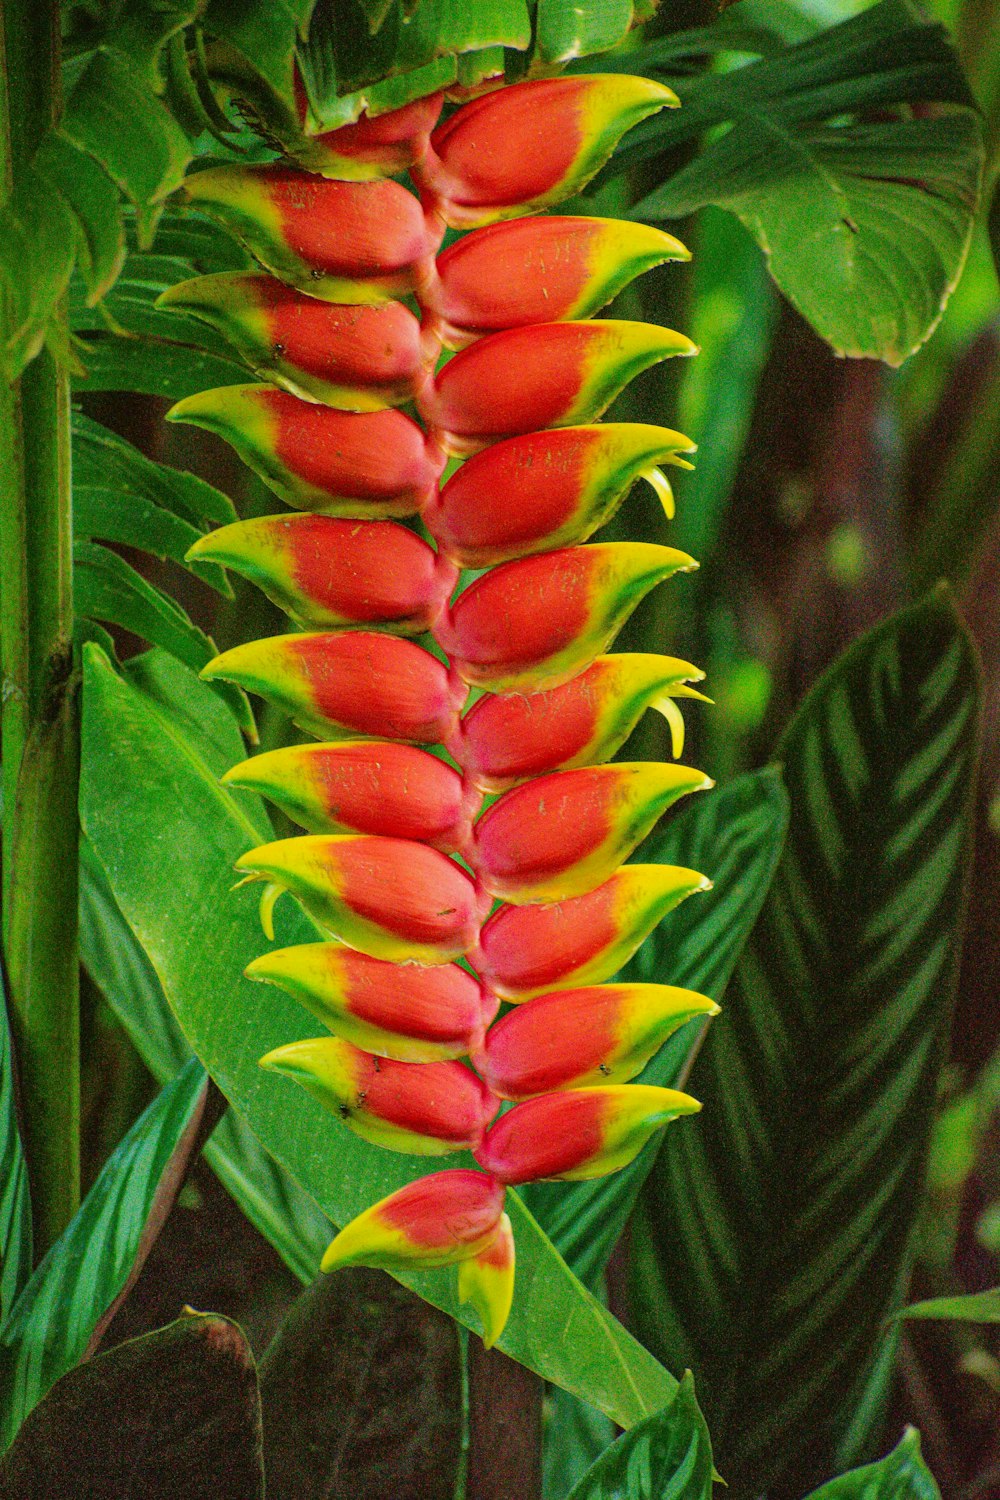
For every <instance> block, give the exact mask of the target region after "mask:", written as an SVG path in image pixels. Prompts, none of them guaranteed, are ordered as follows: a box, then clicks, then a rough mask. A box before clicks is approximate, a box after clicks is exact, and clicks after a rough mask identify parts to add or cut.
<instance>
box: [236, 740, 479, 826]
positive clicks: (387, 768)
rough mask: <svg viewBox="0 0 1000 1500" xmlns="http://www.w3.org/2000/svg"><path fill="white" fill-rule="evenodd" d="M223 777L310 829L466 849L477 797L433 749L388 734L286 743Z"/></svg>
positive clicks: (477, 807) (239, 766) (245, 762)
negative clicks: (330, 741)
mask: <svg viewBox="0 0 1000 1500" xmlns="http://www.w3.org/2000/svg"><path fill="white" fill-rule="evenodd" d="M222 780H223V782H224V784H225V785H226V786H238V787H244V788H246V789H247V790H248V791H252V792H259V793H260V794H261V796H264V797H267V798H268V799H269V800H270V801H271V802H273V803H275V804H276V806H278V807H280V808H281V810H282V812H284V813H286V814H287V815H288V817H290V818H291V819H292V821H293V822H295V823H298V824H300V825H301V826H302V827H303V828H307V829H308V830H309V831H310V833H345V832H346V833H378V834H384V835H387V836H389V837H392V838H400V839H420V840H421V842H422V843H425V844H432V845H433V846H434V847H435V848H437V849H443V850H445V851H446V852H449V853H456V852H457V853H462V852H463V851H465V850H467V849H468V847H469V844H470V841H471V833H472V818H473V815H474V814H475V813H476V812H478V810H479V803H480V801H481V800H482V799H481V797H480V795H479V794H478V793H477V792H475V791H474V790H473V789H472V788H471V787H466V786H464V785H463V782H462V778H461V776H460V775H459V774H458V772H457V771H455V770H453V769H452V767H451V766H449V765H447V764H446V763H445V761H443V760H439V759H438V757H437V756H436V755H431V754H430V753H429V752H428V751H427V750H418V749H417V748H416V747H415V746H413V745H401V744H392V743H389V742H387V741H385V740H342V741H338V742H337V743H335V744H332V745H289V746H287V747H286V748H284V749H281V750H269V751H267V752H266V753H265V754H264V755H254V756H251V758H250V759H249V760H244V761H241V762H240V764H239V765H237V766H233V768H232V770H230V771H227V772H226V774H225V775H224V776H223V778H222Z"/></svg>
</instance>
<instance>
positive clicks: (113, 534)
mask: <svg viewBox="0 0 1000 1500" xmlns="http://www.w3.org/2000/svg"><path fill="white" fill-rule="evenodd" d="M73 532H74V535H75V536H76V537H77V538H78V540H80V541H92V540H97V541H102V542H119V543H121V544H122V545H123V546H126V547H136V548H138V549H139V550H140V551H142V552H149V553H150V554H151V555H152V556H153V557H160V558H170V559H171V560H172V561H173V562H175V563H179V564H180V565H181V566H182V567H187V566H188V565H187V564H186V563H185V561H184V558H185V555H186V553H187V551H188V548H189V547H191V546H192V545H193V544H194V543H195V542H196V541H197V540H198V539H199V537H200V536H201V535H202V532H200V531H199V530H198V529H197V527H195V526H192V525H191V524H190V523H189V522H188V521H184V520H182V519H181V518H180V516H175V515H172V514H171V513H170V511H168V510H163V509H161V507H160V506H158V505H153V504H151V503H150V501H148V500H145V499H143V498H141V497H140V496H137V495H131V496H129V497H128V499H127V500H126V499H125V498H124V497H123V495H122V492H121V491H120V490H119V489H117V488H114V487H112V486H111V485H88V484H74V486H73ZM191 572H192V573H194V574H195V575H196V576H197V577H199V578H203V579H204V581H205V582H206V583H207V584H210V585H211V587H212V588H214V589H216V590H217V591H218V592H219V593H220V594H223V595H225V596H226V597H228V598H232V589H231V588H229V587H227V586H226V582H225V575H224V574H223V573H222V572H221V571H220V570H219V569H218V568H216V569H214V571H213V572H206V569H205V565H204V564H202V565H201V566H200V567H199V566H198V564H193V565H192V566H191Z"/></svg>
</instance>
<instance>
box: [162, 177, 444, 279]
mask: <svg viewBox="0 0 1000 1500" xmlns="http://www.w3.org/2000/svg"><path fill="white" fill-rule="evenodd" d="M184 190H185V192H186V194H187V197H188V198H189V199H190V201H191V202H192V203H194V204H196V205H197V207H198V208H200V209H204V210H205V211H206V212H208V213H210V214H212V215H213V216H214V217H215V218H217V219H219V220H220V221H221V222H222V223H223V224H225V226H226V227H227V228H228V229H231V230H232V231H233V233H234V234H235V235H236V236H237V238H238V239H240V240H241V241H242V242H243V244H245V245H246V247H247V249H248V250H249V251H250V253H251V255H253V256H255V257H256V259H257V260H259V261H260V263H261V265H263V266H266V268H267V269H268V270H269V271H273V273H274V275H275V276H277V277H278V278H279V279H280V280H281V281H284V282H286V283H287V284H288V285H289V286H294V287H298V288H299V290H300V291H303V292H308V293H309V295H310V296H312V297H320V298H322V299H323V300H324V301H326V302H384V301H386V300H387V299H388V298H390V297H395V296H397V295H398V294H399V293H401V292H407V291H410V290H411V289H412V288H413V287H414V286H415V285H416V284H417V282H418V280H419V279H420V277H421V276H423V275H426V274H427V267H428V265H429V263H430V259H431V257H432V256H433V255H434V252H435V251H436V250H437V247H438V245H439V244H440V234H439V233H438V232H436V231H434V230H433V229H432V228H431V227H430V226H429V224H428V223H427V221H426V220H425V218H424V215H423V213H422V212H421V209H420V204H419V203H418V202H417V200H416V198H414V196H413V194H412V193H408V192H407V191H406V189H405V188H404V187H402V186H401V184H400V183H398V182H388V181H387V182H331V181H330V180H328V179H327V178H323V177H316V176H313V175H312V174H311V173H309V172H301V171H299V169H298V168H297V167H286V166H281V165H277V164H271V163H269V164H267V165H265V166H260V165H253V166H224V167H209V168H208V169H207V171H204V172H195V173H194V174H192V175H191V176H190V177H188V178H186V180H185V182H184Z"/></svg>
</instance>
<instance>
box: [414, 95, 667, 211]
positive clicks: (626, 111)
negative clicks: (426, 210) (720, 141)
mask: <svg viewBox="0 0 1000 1500" xmlns="http://www.w3.org/2000/svg"><path fill="white" fill-rule="evenodd" d="M679 102H680V101H679V100H678V98H677V96H676V94H674V93H673V92H672V90H670V89H668V88H666V87H665V86H664V85H663V84H659V83H654V82H653V81H652V80H651V79H648V78H632V77H629V76H628V75H627V74H624V73H608V74H604V75H601V74H593V75H589V76H586V75H579V76H577V77H572V78H547V79H544V80H537V81H535V80H532V81H531V82H527V83H519V84H515V85H513V86H512V87H510V88H504V89H499V90H497V91H496V92H495V93H491V94H485V95H483V97H482V98H479V99H474V100H473V101H472V102H471V103H469V104H466V105H464V106H463V107H462V108H461V109H459V110H456V112H455V114H453V115H452V116H451V118H450V119H449V120H446V121H445V122H444V124H443V125H439V126H438V128H437V130H435V131H434V134H433V135H432V136H431V145H430V150H429V151H428V152H427V153H426V154H425V156H424V157H423V159H422V160H421V161H420V162H419V163H418V164H417V165H416V167H415V170H414V178H415V179H416V181H417V184H418V186H419V187H420V189H421V193H422V196H423V197H424V201H425V203H426V204H427V205H428V206H429V207H433V208H434V209H435V210H436V211H437V212H438V213H439V214H440V215H441V216H442V217H443V218H444V220H445V222H446V223H447V224H450V225H452V226H453V227H455V228H459V229H470V228H473V227H475V226H476V225H479V224H489V223H493V222H494V221H495V220H498V219H510V218H515V217H519V216H520V215H522V214H526V213H530V212H532V211H533V210H535V209H539V208H546V207H551V206H552V205H553V204H556V203H561V202H562V201H563V200H564V199H566V198H569V197H571V196H572V195H573V194H574V193H576V192H578V191H579V190H580V188H582V187H583V186H584V184H585V183H587V182H589V181H590V179H591V177H593V175H594V173H595V172H597V171H598V169H599V168H600V167H602V166H603V165H604V163H605V162H606V161H607V159H608V157H609V156H610V155H611V152H612V151H613V150H614V148H615V145H616V144H617V142H618V141H619V140H620V139H621V137H622V136H623V135H624V134H625V132H626V131H627V130H630V129H631V128H632V126H633V125H637V124H638V123H639V121H640V120H644V119H646V117H647V116H648V115H651V114H655V113H656V111H657V110H659V109H662V108H663V107H664V105H676V104H678V103H679Z"/></svg>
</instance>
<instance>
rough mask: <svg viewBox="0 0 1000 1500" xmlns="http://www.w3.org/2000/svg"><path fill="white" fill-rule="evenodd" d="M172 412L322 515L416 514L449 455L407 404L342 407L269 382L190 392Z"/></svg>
mask: <svg viewBox="0 0 1000 1500" xmlns="http://www.w3.org/2000/svg"><path fill="white" fill-rule="evenodd" d="M167 420H168V421H169V422H192V423H194V425H195V426H196V427H204V428H206V429H207V430H208V431H209V432H215V433H218V435H219V436H220V437H221V438H224V439H225V440H226V442H227V443H231V444H232V446H233V447H234V448H235V449H236V452H237V453H238V454H239V456H240V458H242V460H243V462H244V463H245V464H249V466H250V468H251V469H253V471H254V473H256V474H259V475H260V477H261V479H263V481H264V483H265V484H267V485H270V487H271V489H272V490H274V492H275V494H276V495H280V496H281V498H282V500H284V501H285V503H286V504H287V505H291V506H293V507H294V508H295V509H296V510H309V511H317V512H319V514H320V515H332V516H353V517H364V518H367V519H368V520H381V519H383V518H385V517H387V516H415V515H417V514H418V513H419V512H420V511H421V510H423V508H424V506H425V505H426V504H427V503H428V501H429V500H430V497H431V495H432V494H433V493H434V488H435V486H436V484H437V480H438V476H439V475H440V473H441V471H442V469H443V468H444V463H445V459H444V454H443V453H442V452H441V451H440V449H439V448H438V447H437V445H436V444H435V443H433V442H431V441H430V440H429V439H428V438H427V437H426V436H425V434H424V433H423V432H422V431H421V430H420V428H419V427H418V426H417V424H416V422H414V421H411V419H410V418H409V417H407V416H405V415H404V414H403V413H402V412H400V411H373V412H360V413H359V412H344V411H334V410H333V409H332V408H330V407H328V406H319V405H316V404H315V403H314V402H312V401H300V400H299V398H298V397H297V396H293V395H291V394H290V392H288V391H278V390H275V389H274V388H273V387H272V386H269V385H227V386H221V387H219V388H218V389H217V390H214V391H200V392H199V393H198V394H197V395H194V396H185V397H184V399H183V401H178V402H177V405H176V406H172V407H171V409H170V410H169V411H168V412H167Z"/></svg>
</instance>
